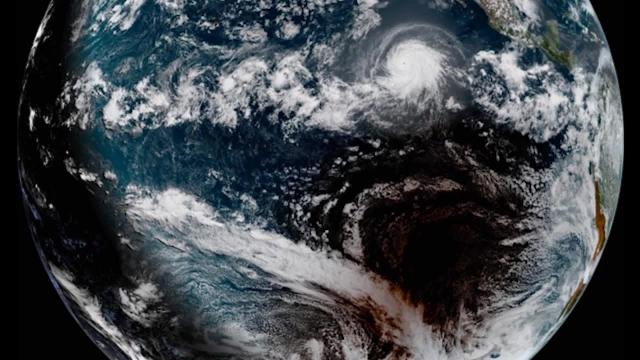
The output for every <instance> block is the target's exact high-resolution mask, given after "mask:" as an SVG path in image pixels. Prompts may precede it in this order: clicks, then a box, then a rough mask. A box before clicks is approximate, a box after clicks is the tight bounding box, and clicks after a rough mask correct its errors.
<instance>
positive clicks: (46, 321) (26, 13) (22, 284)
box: [1, 0, 637, 360]
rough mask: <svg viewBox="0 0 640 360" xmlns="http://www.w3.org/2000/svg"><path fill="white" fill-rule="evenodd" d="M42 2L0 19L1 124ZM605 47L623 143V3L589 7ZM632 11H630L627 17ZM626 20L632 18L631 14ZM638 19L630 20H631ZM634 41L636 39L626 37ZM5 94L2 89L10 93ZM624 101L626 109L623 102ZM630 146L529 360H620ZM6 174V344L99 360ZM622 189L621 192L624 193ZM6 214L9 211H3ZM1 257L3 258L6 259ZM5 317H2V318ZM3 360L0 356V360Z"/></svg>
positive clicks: (35, 355)
mask: <svg viewBox="0 0 640 360" xmlns="http://www.w3.org/2000/svg"><path fill="white" fill-rule="evenodd" d="M47 3H48V1H47V0H22V1H20V0H17V1H16V3H15V10H14V11H15V12H14V13H13V14H9V13H7V14H5V16H6V17H11V16H13V17H14V20H15V30H16V35H15V65H14V68H13V70H12V75H13V76H14V80H13V83H12V84H11V85H9V86H11V87H10V89H9V92H10V93H11V94H12V96H13V97H12V100H13V101H15V103H13V104H9V106H8V107H7V108H6V109H7V114H6V118H5V121H7V122H9V123H11V124H12V125H13V126H15V125H16V113H17V102H18V96H19V90H20V83H21V77H22V74H23V71H24V65H25V62H26V59H27V55H28V52H29V49H30V47H31V43H32V41H33V37H34V36H35V33H36V30H37V28H38V25H39V23H40V21H41V19H42V16H43V14H44V11H45V9H46V6H47ZM592 3H593V6H594V8H595V9H596V13H597V14H598V16H599V18H600V21H601V22H602V25H603V27H604V30H605V33H606V35H607V39H608V40H609V43H610V46H611V49H612V52H613V58H614V60H615V63H616V69H617V71H618V76H619V80H620V84H621V87H622V95H623V103H624V104H625V106H624V112H625V126H626V128H625V138H628V136H627V135H628V134H630V133H632V131H631V129H630V127H629V124H630V122H631V121H633V120H635V119H632V118H631V117H632V114H631V113H630V111H631V106H630V105H629V102H630V100H632V96H633V95H635V94H632V93H630V91H631V90H630V85H629V83H630V81H629V79H628V78H626V77H625V63H624V62H625V55H624V48H625V41H624V36H625V32H626V31H625V26H624V16H625V11H626V10H625V8H624V2H623V1H611V0H609V1H607V0H592ZM629 11H632V10H629ZM632 13H635V12H633V11H632ZM636 14H637V13H636ZM633 33H635V31H633ZM9 86H7V87H9ZM625 101H626V102H625ZM15 134H16V131H15V128H11V129H10V131H5V132H3V136H4V139H3V142H4V143H8V144H13V145H14V146H13V149H12V151H14V154H15V143H14V141H15ZM630 145H631V144H629V142H628V141H626V146H625V147H626V149H625V181H624V183H623V190H622V194H621V197H620V203H619V205H618V211H617V215H616V219H615V223H614V226H613V230H612V233H611V237H610V238H609V242H608V245H607V247H606V250H605V251H604V255H603V258H602V260H601V262H600V265H599V267H598V270H597V271H596V272H595V275H594V277H593V280H592V281H591V283H590V285H589V286H588V287H587V290H586V292H585V295H584V296H583V297H582V299H581V300H580V301H579V302H578V305H577V306H576V308H575V310H574V311H573V313H572V314H571V316H570V317H569V319H568V320H567V321H566V322H565V324H564V325H563V326H562V327H561V328H560V330H559V331H558V333H557V334H556V335H555V336H554V337H553V338H552V339H551V341H550V342H549V344H547V346H546V347H545V348H544V349H543V350H542V351H541V352H540V353H539V354H538V355H537V356H536V358H535V359H536V360H546V359H564V358H567V359H580V358H584V359H624V358H626V357H625V353H624V345H625V344H624V343H625V339H624V338H625V336H624V334H625V329H624V323H625V316H626V313H625V309H624V301H625V296H624V291H625V289H624V288H625V280H624V273H625V268H624V258H625V244H624V241H625V226H624V221H625V200H626V202H629V198H628V195H627V194H625V192H627V193H628V191H629V190H626V189H629V185H628V184H629V183H630V181H629V180H628V176H627V175H630V167H631V166H633V165H635V164H634V162H635V159H632V154H631V146H630ZM13 159H14V160H13V163H12V164H11V165H10V168H12V169H13V171H12V174H11V176H13V180H14V191H13V203H14V205H13V206H14V210H13V211H14V214H16V216H17V220H16V222H15V229H14V231H15V233H14V234H13V238H11V239H7V240H9V241H17V242H18V243H19V247H20V260H19V261H20V270H19V272H20V275H19V298H18V302H19V306H18V310H17V314H14V315H17V316H18V319H19V320H18V321H19V324H18V325H19V326H18V328H19V339H20V340H19V343H13V344H6V345H5V349H6V350H12V353H13V354H15V355H12V356H10V358H14V356H16V355H17V358H19V359H49V358H51V359H105V357H104V355H102V353H101V352H100V351H99V350H98V348H97V347H95V346H94V345H93V343H92V342H91V341H90V340H89V338H87V337H86V336H85V335H84V333H83V332H82V330H81V329H80V327H79V326H78V325H76V323H75V321H74V320H73V318H72V317H71V316H70V315H69V314H68V313H67V310H66V309H65V308H64V306H63V304H62V302H61V300H60V299H59V298H58V296H57V295H56V293H55V291H54V289H53V287H52V286H51V284H50V283H49V280H48V278H47V275H46V274H45V272H44V269H43V267H42V265H41V264H40V261H39V259H38V258H37V254H36V251H35V247H34V245H33V242H32V240H31V238H30V236H29V234H28V229H27V228H26V226H25V220H24V210H23V207H22V203H21V200H20V196H19V192H18V186H17V176H16V171H15V168H16V164H15V157H14V158H13ZM625 184H627V185H625ZM7 209H8V211H11V210H10V209H9V206H7ZM5 256H7V254H5ZM5 311H6V310H5ZM1 357H4V356H1Z"/></svg>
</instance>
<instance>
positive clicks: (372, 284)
mask: <svg viewBox="0 0 640 360" xmlns="http://www.w3.org/2000/svg"><path fill="white" fill-rule="evenodd" d="M18 121H19V124H18V126H19V129H18V140H19V148H18V168H19V169H18V170H19V176H20V181H21V188H22V192H23V199H24V204H25V207H26V209H27V217H28V222H29V227H30V230H31V232H32V234H33V238H34V240H35V243H36V247H37V249H38V251H39V253H40V257H41V259H42V262H43V264H44V266H45V268H46V269H47V271H48V272H49V274H50V277H51V280H52V282H53V284H54V285H55V287H56V289H57V290H58V292H59V294H60V297H61V298H62V299H63V301H64V302H65V304H66V305H67V307H68V309H69V311H70V312H71V314H72V315H73V316H74V317H75V318H76V319H77V321H78V323H79V324H80V326H81V327H82V328H83V329H84V330H85V332H86V333H87V335H88V336H89V337H90V338H91V339H92V340H93V341H94V342H95V344H96V345H97V346H99V347H100V348H101V349H102V351H103V352H104V353H105V354H106V355H107V356H108V357H110V358H112V359H495V358H499V359H526V358H531V357H533V356H534V355H535V353H536V352H537V351H538V350H539V349H540V348H541V347H542V346H543V345H544V344H545V343H546V342H547V341H548V340H549V338H550V337H551V336H552V335H553V333H554V332H555V331H556V330H557V329H558V327H559V326H560V325H561V324H562V322H563V320H564V319H565V318H566V317H567V316H568V314H569V313H570V311H571V309H572V308H573V306H574V305H575V303H576V301H577V300H578V298H579V297H580V295H581V293H582V292H583V290H584V289H585V287H586V285H587V284H588V282H589V279H590V278H591V276H592V274H593V272H594V270H595V268H596V265H597V263H598V260H599V259H600V256H601V254H602V250H603V248H604V245H605V243H606V238H607V235H608V233H609V230H610V228H611V224H612V221H613V215H614V213H615V209H616V204H617V200H618V193H619V189H620V180H621V170H622V159H623V141H622V138H623V118H622V110H621V100H620V92H619V87H618V82H617V78H616V73H615V69H614V66H613V62H612V58H611V54H610V51H609V48H608V45H607V42H606V39H605V36H604V34H603V31H602V28H601V26H600V24H599V22H598V19H597V17H596V14H595V13H594V11H593V8H592V7H591V5H590V4H589V2H588V1H583V0H566V1H565V0H562V1H560V0H545V1H533V0H476V1H471V0H457V1H454V0H435V1H427V0H419V1H378V0H364V1H332V0H309V1H302V0H296V1H289V0H277V1H276V0H260V1H255V0H250V1H249V0H247V1H241V0H237V1H204V0H202V1H200V0H155V1H152V0H126V1H111V0H94V1H52V2H51V4H50V6H49V8H48V10H47V12H46V15H45V17H44V19H43V21H42V25H41V26H40V29H39V31H38V33H37V36H36V38H35V41H34V44H33V48H32V51H31V54H30V57H29V61H28V65H27V69H26V72H25V80H24V87H23V92H22V99H21V104H20V111H19V120H18Z"/></svg>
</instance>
